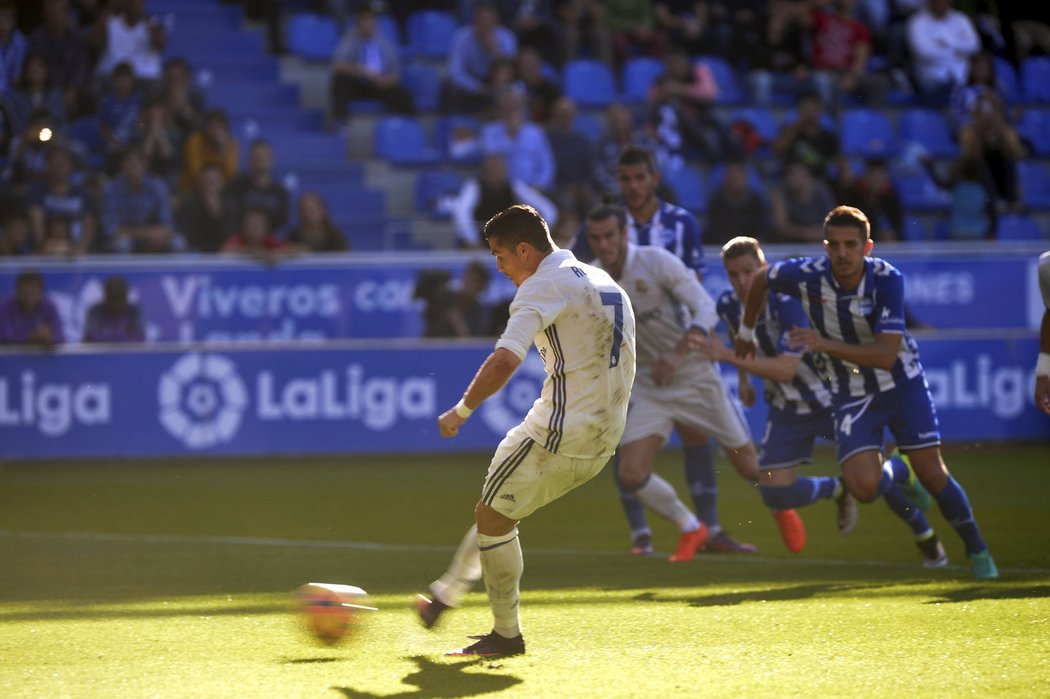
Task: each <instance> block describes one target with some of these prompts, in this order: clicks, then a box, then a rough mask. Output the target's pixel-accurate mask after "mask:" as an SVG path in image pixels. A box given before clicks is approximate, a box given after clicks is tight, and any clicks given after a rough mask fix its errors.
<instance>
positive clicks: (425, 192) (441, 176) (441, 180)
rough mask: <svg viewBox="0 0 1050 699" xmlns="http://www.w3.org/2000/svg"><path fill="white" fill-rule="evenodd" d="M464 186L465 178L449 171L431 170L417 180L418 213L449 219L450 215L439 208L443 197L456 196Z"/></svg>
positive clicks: (422, 173)
mask: <svg viewBox="0 0 1050 699" xmlns="http://www.w3.org/2000/svg"><path fill="white" fill-rule="evenodd" d="M462 185H463V178H462V177H461V176H460V175H458V174H456V173H454V172H449V171H447V170H429V171H427V172H421V173H419V176H418V177H417V178H416V187H415V202H416V212H417V213H421V214H423V213H425V214H428V215H429V216H430V217H431V218H434V219H447V218H449V214H448V212H446V211H442V210H441V209H439V208H438V202H439V201H440V200H441V198H442V197H445V196H448V195H450V194H454V193H456V192H458V191H459V188H460V187H461V186H462Z"/></svg>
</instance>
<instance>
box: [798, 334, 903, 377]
mask: <svg viewBox="0 0 1050 699" xmlns="http://www.w3.org/2000/svg"><path fill="white" fill-rule="evenodd" d="M902 338H903V335H901V334H899V333H875V342H871V343H868V344H864V345H854V344H849V343H846V342H842V341H841V340H832V339H831V338H827V337H824V336H823V335H821V334H820V333H818V332H817V331H816V330H814V329H813V328H798V327H795V328H792V329H791V330H790V331H788V345H789V346H790V347H791V348H793V349H809V350H812V351H814V352H824V353H825V354H830V355H831V356H832V357H838V358H839V359H844V360H846V361H847V362H853V363H854V364H859V365H860V366H863V367H870V368H872V369H885V370H886V371H889V370H890V369H892V368H893V365H894V363H896V361H897V352H898V351H899V350H900V345H901V339H902Z"/></svg>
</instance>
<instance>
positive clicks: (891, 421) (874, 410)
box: [835, 375, 941, 464]
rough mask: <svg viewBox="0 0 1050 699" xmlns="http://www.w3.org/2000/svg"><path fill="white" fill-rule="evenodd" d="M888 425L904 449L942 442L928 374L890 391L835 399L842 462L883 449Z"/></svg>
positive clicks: (838, 441)
mask: <svg viewBox="0 0 1050 699" xmlns="http://www.w3.org/2000/svg"><path fill="white" fill-rule="evenodd" d="M886 429H889V431H890V434H892V435H893V439H894V441H895V442H896V443H897V447H898V448H899V449H901V450H902V451H910V450H913V449H922V448H925V447H933V446H938V445H940V443H941V429H940V426H939V425H938V423H937V411H936V409H935V408H934V407H933V398H932V397H931V396H930V388H929V386H928V385H927V384H926V377H925V376H921V375H920V376H917V377H915V378H914V379H912V380H911V381H909V382H908V383H906V384H904V385H902V386H898V387H897V388H894V389H891V390H889V391H884V392H882V393H874V394H871V395H868V396H865V397H864V398H859V399H858V398H847V399H845V400H843V401H841V402H840V401H836V402H835V443H836V444H837V446H838V459H839V463H840V464H841V463H842V462H843V461H845V460H846V459H848V458H849V457H851V456H853V455H854V454H857V453H860V452H862V451H868V450H871V449H875V450H878V451H881V450H882V445H883V436H884V434H885V430H886Z"/></svg>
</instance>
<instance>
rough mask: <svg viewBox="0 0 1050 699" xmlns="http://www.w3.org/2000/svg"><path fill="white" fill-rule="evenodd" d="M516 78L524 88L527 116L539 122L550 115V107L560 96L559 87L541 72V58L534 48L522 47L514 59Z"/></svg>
mask: <svg viewBox="0 0 1050 699" xmlns="http://www.w3.org/2000/svg"><path fill="white" fill-rule="evenodd" d="M516 67H517V79H518V82H519V83H520V84H521V85H522V87H524V88H525V94H526V96H527V99H528V105H529V110H528V111H529V118H530V119H531V120H532V121H535V122H536V123H538V124H541V123H543V122H545V121H547V119H548V118H549V117H550V113H551V107H552V106H553V105H554V102H555V100H557V99H558V98H559V97H561V94H562V93H561V88H560V87H559V86H558V83H556V82H555V81H554V80H551V79H550V78H548V77H547V76H546V75H545V74H544V72H543V59H542V58H541V57H540V54H539V52H538V51H536V49H532V48H527V49H522V50H521V52H519V53H518V57H517V60H516Z"/></svg>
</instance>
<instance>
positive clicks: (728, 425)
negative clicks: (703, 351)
mask: <svg viewBox="0 0 1050 699" xmlns="http://www.w3.org/2000/svg"><path fill="white" fill-rule="evenodd" d="M675 423H679V424H682V425H688V426H690V427H694V428H696V429H698V430H701V431H702V432H704V433H706V434H709V435H711V436H712V437H714V438H715V441H716V442H718V443H719V445H721V446H722V448H723V449H738V448H740V447H742V446H744V445H745V444H747V443H748V442H750V441H751V431H750V429H749V428H748V425H747V422H746V420H745V419H744V416H743V415H741V414H740V410H739V409H738V408H737V406H736V404H734V403H733V400H732V398H730V397H729V392H728V391H726V387H725V384H723V383H722V381H721V380H720V379H718V378H714V379H713V380H709V381H706V380H701V381H695V382H692V383H689V384H686V385H680V384H675V385H670V386H654V385H652V384H649V383H642V382H639V381H635V382H634V388H633V389H632V390H631V404H630V407H629V408H628V409H627V426H626V428H625V429H624V432H623V438H622V439H621V440H620V444H628V443H630V442H634V441H637V440H639V439H643V438H645V437H649V436H651V435H659V436H660V437H662V438H663V441H664V444H666V443H667V440H668V438H669V437H670V436H671V430H672V429H673V428H674V425H675Z"/></svg>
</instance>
